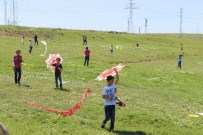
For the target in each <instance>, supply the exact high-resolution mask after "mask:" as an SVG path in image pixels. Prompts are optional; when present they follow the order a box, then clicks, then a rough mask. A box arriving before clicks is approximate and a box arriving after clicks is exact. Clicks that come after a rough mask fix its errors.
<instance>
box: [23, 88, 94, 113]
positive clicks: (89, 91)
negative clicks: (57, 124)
mask: <svg viewBox="0 0 203 135" xmlns="http://www.w3.org/2000/svg"><path fill="white" fill-rule="evenodd" d="M90 93H92V92H91V90H90V89H89V88H87V90H86V92H85V93H84V94H83V96H82V98H81V99H80V101H79V102H78V103H77V104H76V105H75V106H74V107H72V108H70V109H68V110H51V109H48V108H45V107H42V106H39V105H36V104H33V103H30V102H25V103H26V104H27V105H28V106H30V107H34V108H37V109H41V110H44V111H46V112H49V113H57V114H60V115H62V116H72V115H73V114H75V112H76V111H78V110H80V107H81V105H82V103H83V101H84V100H85V99H86V97H87V95H88V94H90Z"/></svg>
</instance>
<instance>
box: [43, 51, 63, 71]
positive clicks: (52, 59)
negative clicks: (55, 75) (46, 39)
mask: <svg viewBox="0 0 203 135" xmlns="http://www.w3.org/2000/svg"><path fill="white" fill-rule="evenodd" d="M57 58H60V59H61V63H62V62H63V58H62V57H61V55H60V54H49V58H48V59H47V60H46V61H45V63H46V64H47V68H49V69H51V70H53V66H52V64H53V63H55V61H56V59H57Z"/></svg>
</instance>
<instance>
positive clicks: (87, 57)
mask: <svg viewBox="0 0 203 135" xmlns="http://www.w3.org/2000/svg"><path fill="white" fill-rule="evenodd" d="M90 53H91V52H90V50H89V49H88V47H86V50H85V51H84V54H85V62H84V66H85V65H86V64H87V66H89V60H90Z"/></svg>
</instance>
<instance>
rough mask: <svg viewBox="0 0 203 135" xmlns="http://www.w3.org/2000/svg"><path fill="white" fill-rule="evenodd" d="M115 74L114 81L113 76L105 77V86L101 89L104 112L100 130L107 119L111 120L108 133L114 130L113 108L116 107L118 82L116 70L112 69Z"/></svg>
mask: <svg viewBox="0 0 203 135" xmlns="http://www.w3.org/2000/svg"><path fill="white" fill-rule="evenodd" d="M114 71H115V72H116V80H115V81H114V77H113V76H108V77H107V86H105V87H104V88H103V99H104V111H105V118H104V120H103V122H102V124H101V128H104V127H105V124H106V123H107V121H109V119H110V120H111V124H110V132H111V131H113V130H114V123H115V112H116V110H115V106H116V93H117V86H116V85H117V84H118V81H119V75H118V71H117V69H114Z"/></svg>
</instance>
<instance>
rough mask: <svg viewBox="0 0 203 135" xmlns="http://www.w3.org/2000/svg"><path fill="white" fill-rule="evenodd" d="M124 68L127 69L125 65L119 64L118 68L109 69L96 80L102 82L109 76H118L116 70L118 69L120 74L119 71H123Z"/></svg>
mask: <svg viewBox="0 0 203 135" xmlns="http://www.w3.org/2000/svg"><path fill="white" fill-rule="evenodd" d="M124 67H125V65H124V64H119V65H118V66H116V67H112V68H111V69H108V70H106V71H104V72H102V73H101V74H100V75H99V76H98V77H97V78H96V80H98V81H102V80H105V79H106V78H107V76H109V75H112V76H114V75H116V73H115V71H114V69H117V71H118V72H119V71H121V70H122V69H123V68H124Z"/></svg>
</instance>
